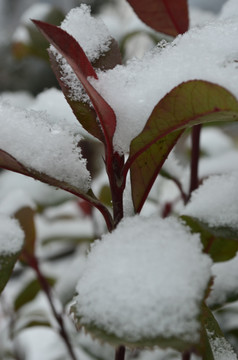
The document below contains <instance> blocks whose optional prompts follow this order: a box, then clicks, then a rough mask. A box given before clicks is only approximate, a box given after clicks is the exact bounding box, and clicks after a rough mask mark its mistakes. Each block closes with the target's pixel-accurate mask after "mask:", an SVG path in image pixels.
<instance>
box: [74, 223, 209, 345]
mask: <svg viewBox="0 0 238 360" xmlns="http://www.w3.org/2000/svg"><path fill="white" fill-rule="evenodd" d="M210 266H211V260H210V259H209V257H208V256H207V255H205V254H202V251H201V244H200V240H199V236H198V235H192V234H191V233H190V232H189V230H188V228H186V227H184V226H183V225H182V224H181V223H180V222H178V221H177V220H176V219H173V218H170V219H166V220H162V219H159V218H151V219H147V218H143V217H140V216H136V217H134V218H127V219H126V220H124V221H122V222H121V223H120V224H119V226H118V227H117V229H116V230H115V231H114V232H113V233H112V234H108V235H104V236H103V238H102V240H101V241H97V242H96V243H95V244H94V245H93V246H92V248H91V252H90V254H89V256H88V258H87V261H86V265H85V268H84V272H83V274H82V276H81V277H80V279H79V282H78V285H77V291H78V296H77V297H76V298H75V305H74V306H73V307H72V311H73V313H74V315H75V322H76V323H79V324H80V325H83V326H84V327H85V329H86V331H89V332H91V334H92V335H93V336H96V337H97V336H98V337H99V338H101V339H102V340H106V341H109V342H112V343H113V344H121V343H125V344H127V345H128V346H142V347H143V346H154V345H159V346H160V347H167V346H169V347H174V348H176V349H178V350H183V349H184V348H187V347H188V346H191V344H197V343H198V342H199V339H200V322H199V320H198V318H199V315H200V305H201V302H202V300H203V298H204V293H205V291H206V288H207V285H208V282H209V279H210ZM188 268H189V271H187V269H188Z"/></svg>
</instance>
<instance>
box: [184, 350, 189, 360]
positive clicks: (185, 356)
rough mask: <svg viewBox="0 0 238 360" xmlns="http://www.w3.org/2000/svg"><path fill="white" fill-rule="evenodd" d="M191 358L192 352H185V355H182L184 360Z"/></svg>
mask: <svg viewBox="0 0 238 360" xmlns="http://www.w3.org/2000/svg"><path fill="white" fill-rule="evenodd" d="M190 358H191V353H190V351H185V352H184V353H183V354H182V360H190Z"/></svg>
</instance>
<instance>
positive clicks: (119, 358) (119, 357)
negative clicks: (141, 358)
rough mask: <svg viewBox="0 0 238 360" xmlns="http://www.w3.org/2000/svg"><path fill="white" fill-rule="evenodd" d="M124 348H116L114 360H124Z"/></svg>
mask: <svg viewBox="0 0 238 360" xmlns="http://www.w3.org/2000/svg"><path fill="white" fill-rule="evenodd" d="M125 353H126V348H125V346H123V345H120V346H118V348H117V349H116V352H115V360H124V359H125Z"/></svg>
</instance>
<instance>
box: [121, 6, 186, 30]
mask: <svg viewBox="0 0 238 360" xmlns="http://www.w3.org/2000/svg"><path fill="white" fill-rule="evenodd" d="M127 1H128V2H129V4H130V5H131V6H132V7H133V9H134V10H135V12H136V14H137V15H138V16H139V18H141V20H142V21H144V22H145V23H146V24H147V25H149V26H150V27H152V28H153V29H154V30H156V31H159V32H162V33H165V34H167V35H171V36H176V35H178V34H183V33H184V32H185V31H187V30H188V22H189V21H188V4H187V0H175V1H174V0H173V1H171V0H147V1H144V0H127Z"/></svg>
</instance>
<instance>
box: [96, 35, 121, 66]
mask: <svg viewBox="0 0 238 360" xmlns="http://www.w3.org/2000/svg"><path fill="white" fill-rule="evenodd" d="M119 64H120V65H121V64H122V59H121V52H120V49H119V46H118V43H117V41H116V40H115V39H114V38H111V42H110V45H109V50H108V51H107V52H105V53H103V54H102V55H100V57H99V58H98V59H96V60H95V61H94V62H93V63H92V65H93V67H94V68H96V69H101V70H103V71H106V70H110V69H113V68H114V67H115V66H117V65H119Z"/></svg>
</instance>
